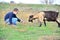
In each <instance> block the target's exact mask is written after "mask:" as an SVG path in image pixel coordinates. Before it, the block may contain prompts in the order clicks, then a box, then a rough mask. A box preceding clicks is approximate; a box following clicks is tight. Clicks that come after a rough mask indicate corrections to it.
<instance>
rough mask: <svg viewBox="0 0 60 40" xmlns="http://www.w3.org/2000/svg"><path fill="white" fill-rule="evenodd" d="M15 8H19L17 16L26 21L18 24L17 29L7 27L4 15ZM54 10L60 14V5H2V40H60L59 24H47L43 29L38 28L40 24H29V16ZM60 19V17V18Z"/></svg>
mask: <svg viewBox="0 0 60 40" xmlns="http://www.w3.org/2000/svg"><path fill="white" fill-rule="evenodd" d="M14 8H19V13H18V14H17V16H18V17H19V18H21V19H23V20H24V21H25V24H23V23H17V25H16V27H12V26H10V25H5V23H4V15H5V14H6V13H7V12H8V11H12V10H13V9H14ZM43 10H52V11H59V12H60V5H42V4H1V3H0V40H52V39H53V40H60V28H58V26H57V23H55V22H47V26H46V27H45V26H44V24H43V25H42V27H38V25H39V24H38V22H37V21H36V20H35V21H34V23H29V22H28V16H29V15H30V14H32V13H37V12H38V11H43ZM59 19H60V16H59Z"/></svg>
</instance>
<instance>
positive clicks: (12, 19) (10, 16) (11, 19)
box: [4, 8, 22, 25]
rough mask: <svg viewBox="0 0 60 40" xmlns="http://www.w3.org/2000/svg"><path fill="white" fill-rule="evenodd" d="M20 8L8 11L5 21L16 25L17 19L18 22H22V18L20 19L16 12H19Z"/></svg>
mask: <svg viewBox="0 0 60 40" xmlns="http://www.w3.org/2000/svg"><path fill="white" fill-rule="evenodd" d="M18 11H19V10H18V9H17V8H14V10H13V11H12V12H8V13H7V14H6V15H5V16H4V21H5V23H7V24H9V25H16V23H17V21H18V22H22V20H20V19H19V18H18V17H17V16H16V14H18Z"/></svg>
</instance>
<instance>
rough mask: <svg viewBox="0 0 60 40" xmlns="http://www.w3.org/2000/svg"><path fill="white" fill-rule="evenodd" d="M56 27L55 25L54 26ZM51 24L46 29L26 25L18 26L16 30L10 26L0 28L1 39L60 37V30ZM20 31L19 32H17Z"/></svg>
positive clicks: (18, 39) (25, 39)
mask: <svg viewBox="0 0 60 40" xmlns="http://www.w3.org/2000/svg"><path fill="white" fill-rule="evenodd" d="M53 25H54V24H53ZM53 25H51V24H50V23H49V24H47V26H46V27H45V26H44V25H43V26H42V27H38V25H37V26H36V25H32V26H30V25H24V26H23V24H18V25H17V26H16V28H13V27H11V26H9V25H6V26H5V27H4V26H3V25H1V26H0V39H1V40H2V39H3V40H38V38H39V37H41V36H46V35H55V36H56V35H57V36H60V32H57V31H60V29H59V28H58V27H57V26H56V25H55V27H54V26H53ZM16 29H19V30H16Z"/></svg>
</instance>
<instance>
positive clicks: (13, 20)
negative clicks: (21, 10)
mask: <svg viewBox="0 0 60 40" xmlns="http://www.w3.org/2000/svg"><path fill="white" fill-rule="evenodd" d="M17 20H18V19H17V18H12V24H13V25H16V23H17ZM5 22H6V23H7V24H10V22H9V19H6V21H5Z"/></svg>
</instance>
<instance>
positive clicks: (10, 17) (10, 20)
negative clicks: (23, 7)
mask: <svg viewBox="0 0 60 40" xmlns="http://www.w3.org/2000/svg"><path fill="white" fill-rule="evenodd" d="M12 16H13V14H12V13H11V14H10V15H9V22H10V24H12Z"/></svg>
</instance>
